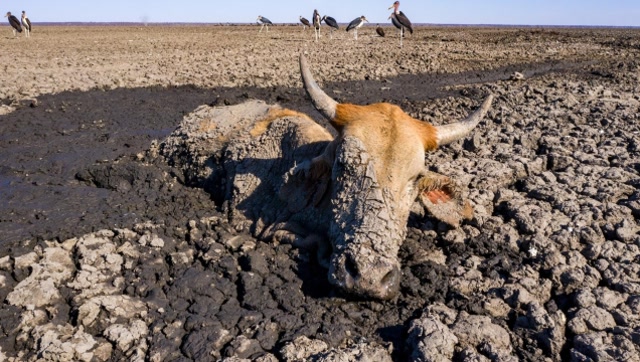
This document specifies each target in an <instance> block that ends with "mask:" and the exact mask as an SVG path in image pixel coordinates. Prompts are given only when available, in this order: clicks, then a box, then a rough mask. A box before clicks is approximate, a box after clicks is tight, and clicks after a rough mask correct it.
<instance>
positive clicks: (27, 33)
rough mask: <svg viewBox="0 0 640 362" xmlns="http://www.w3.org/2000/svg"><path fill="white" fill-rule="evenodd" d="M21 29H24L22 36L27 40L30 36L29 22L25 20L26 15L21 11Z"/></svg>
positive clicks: (27, 19)
mask: <svg viewBox="0 0 640 362" xmlns="http://www.w3.org/2000/svg"><path fill="white" fill-rule="evenodd" d="M21 20H22V28H23V29H24V36H25V37H27V38H29V37H30V36H31V20H29V18H27V13H26V12H25V11H24V10H22V19H21Z"/></svg>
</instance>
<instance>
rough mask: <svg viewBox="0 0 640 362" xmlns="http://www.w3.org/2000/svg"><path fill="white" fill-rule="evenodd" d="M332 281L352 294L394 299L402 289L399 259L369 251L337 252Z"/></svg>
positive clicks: (331, 266)
mask: <svg viewBox="0 0 640 362" xmlns="http://www.w3.org/2000/svg"><path fill="white" fill-rule="evenodd" d="M329 282H331V284H333V285H335V286H337V287H339V288H341V289H342V290H344V291H345V292H346V293H348V294H351V295H356V296H359V297H366V298H377V299H383V300H386V299H391V298H393V297H395V296H396V295H397V294H398V291H399V289H400V263H399V262H398V260H397V259H395V258H390V257H387V256H382V255H376V254H375V253H369V252H366V251H365V252H364V253H363V252H358V253H355V252H353V251H351V250H347V251H345V252H334V254H333V256H332V257H331V264H330V267H329Z"/></svg>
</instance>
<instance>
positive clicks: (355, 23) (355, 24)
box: [347, 18, 360, 31]
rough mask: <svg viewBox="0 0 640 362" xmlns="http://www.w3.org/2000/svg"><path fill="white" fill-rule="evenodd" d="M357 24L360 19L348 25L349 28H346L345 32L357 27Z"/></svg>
mask: <svg viewBox="0 0 640 362" xmlns="http://www.w3.org/2000/svg"><path fill="white" fill-rule="evenodd" d="M358 24H360V18H355V19H353V21H351V22H350V23H349V26H347V31H349V30H351V29H353V28H355V27H356V26H358Z"/></svg>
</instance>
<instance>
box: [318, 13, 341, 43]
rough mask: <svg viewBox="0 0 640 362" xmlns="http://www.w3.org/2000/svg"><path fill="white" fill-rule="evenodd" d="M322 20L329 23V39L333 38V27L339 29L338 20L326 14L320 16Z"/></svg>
mask: <svg viewBox="0 0 640 362" xmlns="http://www.w3.org/2000/svg"><path fill="white" fill-rule="evenodd" d="M322 21H324V23H325V24H327V25H329V36H330V37H331V39H333V29H336V30H340V26H338V22H337V21H336V19H334V18H332V17H330V16H326V15H325V16H323V17H322Z"/></svg>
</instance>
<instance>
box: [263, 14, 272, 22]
mask: <svg viewBox="0 0 640 362" xmlns="http://www.w3.org/2000/svg"><path fill="white" fill-rule="evenodd" d="M262 22H263V23H267V24H273V23H272V22H271V20H269V19H267V18H265V17H264V16H263V17H262Z"/></svg>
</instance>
